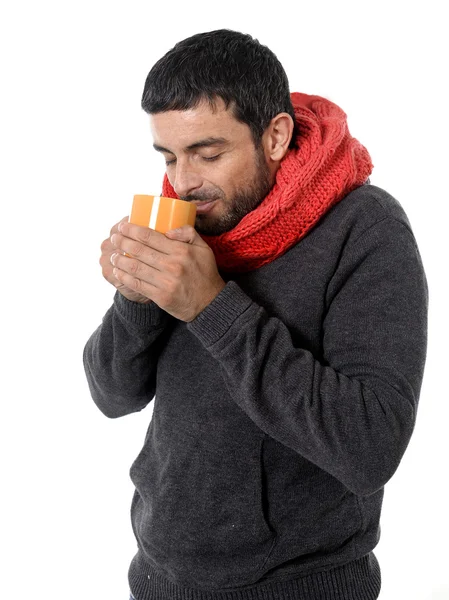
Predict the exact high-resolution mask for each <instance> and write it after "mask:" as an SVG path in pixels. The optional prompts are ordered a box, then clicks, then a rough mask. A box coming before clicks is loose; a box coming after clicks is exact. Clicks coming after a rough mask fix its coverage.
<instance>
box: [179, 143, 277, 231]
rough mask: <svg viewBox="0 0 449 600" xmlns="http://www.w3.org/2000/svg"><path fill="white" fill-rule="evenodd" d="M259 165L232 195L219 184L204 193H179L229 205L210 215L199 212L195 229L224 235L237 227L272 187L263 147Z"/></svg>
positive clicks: (258, 161)
mask: <svg viewBox="0 0 449 600" xmlns="http://www.w3.org/2000/svg"><path fill="white" fill-rule="evenodd" d="M255 161H256V169H255V175H254V177H253V179H252V180H251V181H250V182H248V183H247V185H246V186H245V188H244V189H240V190H238V191H237V192H236V194H235V195H234V196H233V198H231V199H228V198H226V195H225V193H224V192H223V190H222V189H221V188H219V187H215V188H214V189H213V190H210V191H209V190H208V191H207V192H205V193H204V194H201V193H198V194H193V195H190V196H179V197H180V199H181V200H187V201H192V200H212V199H213V200H215V199H217V200H221V201H222V204H223V205H224V206H225V207H226V208H227V211H226V212H225V213H224V214H220V215H218V216H217V217H215V218H214V219H211V218H210V217H209V215H208V214H207V213H206V214H204V215H201V214H199V215H197V216H196V223H195V229H196V230H197V231H198V233H201V234H203V235H214V236H215V235H221V234H222V233H226V232H227V231H231V229H234V227H235V226H236V225H238V223H240V221H241V220H242V219H243V217H245V216H246V215H247V214H248V213H250V212H251V211H252V210H254V209H255V208H257V206H259V204H261V202H262V201H263V200H264V199H265V197H266V196H267V195H268V193H269V192H270V190H271V187H272V183H271V175H270V170H269V168H268V165H267V163H266V161H265V156H264V152H263V148H262V147H261V146H260V147H259V148H258V149H256V158H255Z"/></svg>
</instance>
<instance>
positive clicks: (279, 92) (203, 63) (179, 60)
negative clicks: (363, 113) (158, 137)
mask: <svg viewBox="0 0 449 600" xmlns="http://www.w3.org/2000/svg"><path fill="white" fill-rule="evenodd" d="M217 97H220V98H222V99H223V100H224V102H225V105H226V108H228V107H229V106H231V108H232V110H233V112H234V116H235V118H236V119H237V120H239V121H241V122H243V123H246V124H247V125H248V126H249V127H250V129H251V133H252V136H253V139H254V143H255V145H256V146H258V145H259V143H260V139H261V137H262V134H263V132H264V131H265V129H266V128H267V127H268V125H269V123H270V121H271V119H272V118H273V117H275V116H276V115H277V114H279V113H281V112H286V113H288V114H289V115H290V116H291V117H292V119H293V123H294V130H293V136H292V140H291V142H290V147H291V148H292V147H293V146H294V144H295V138H296V135H297V125H296V122H295V114H294V112H293V106H292V103H291V99H290V91H289V85H288V79H287V75H286V73H285V71H284V68H283V67H282V65H281V63H280V62H279V60H278V59H277V58H276V56H275V55H274V53H273V52H272V51H271V50H270V49H269V48H267V47H266V46H263V45H262V44H260V43H259V42H258V41H257V40H256V39H253V38H252V37H251V36H250V35H247V34H243V33H239V32H237V31H231V30H229V29H219V30H216V31H209V32H206V33H198V34H196V35H193V36H192V37H189V38H187V39H185V40H182V41H181V42H178V43H177V44H176V45H175V46H174V47H173V48H172V49H171V50H169V51H168V52H167V53H166V54H165V55H164V56H163V57H162V58H161V59H159V60H158V61H157V62H156V64H155V65H154V66H153V68H152V69H151V71H150V72H149V74H148V76H147V79H146V81H145V87H144V90H143V94H142V108H143V110H144V111H145V112H147V113H149V114H154V113H159V112H165V111H168V110H187V109H189V108H194V107H195V106H197V105H198V103H199V102H200V101H201V100H204V99H207V100H209V102H210V103H211V105H212V106H214V104H215V101H216V99H217Z"/></svg>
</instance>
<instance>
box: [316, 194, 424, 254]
mask: <svg viewBox="0 0 449 600" xmlns="http://www.w3.org/2000/svg"><path fill="white" fill-rule="evenodd" d="M324 220H326V221H327V223H326V224H325V223H323V225H327V226H328V227H329V228H330V229H332V230H334V231H338V232H339V233H340V235H343V236H344V238H345V239H344V242H345V243H349V244H352V243H354V242H355V241H356V240H357V239H358V238H359V237H360V236H363V235H364V234H365V233H366V232H368V231H369V230H370V229H371V228H375V229H377V230H382V229H390V228H391V227H393V229H404V230H408V232H409V233H410V234H411V235H412V237H414V236H413V231H412V227H411V224H410V221H409V219H408V217H407V214H406V212H405V210H404V208H403V207H402V205H401V203H400V202H399V201H398V200H397V199H396V198H394V197H393V196H392V195H391V194H389V193H388V192H387V191H385V190H383V189H382V188H380V187H377V186H375V185H372V184H370V183H366V184H364V185H361V186H360V187H358V188H357V189H355V190H354V191H353V192H351V193H349V194H348V195H347V196H345V197H344V198H343V199H342V200H340V201H339V202H337V204H335V205H334V206H333V207H332V208H331V210H330V211H329V212H328V213H327V214H326V215H325V217H324ZM381 224H382V225H381ZM326 228H327V227H326Z"/></svg>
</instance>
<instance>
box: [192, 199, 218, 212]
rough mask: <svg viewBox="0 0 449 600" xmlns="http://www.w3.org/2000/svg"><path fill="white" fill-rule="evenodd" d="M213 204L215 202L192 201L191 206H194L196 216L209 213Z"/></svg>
mask: <svg viewBox="0 0 449 600" xmlns="http://www.w3.org/2000/svg"><path fill="white" fill-rule="evenodd" d="M215 202H216V200H194V201H193V204H195V205H196V212H197V214H198V213H205V212H209V210H210V209H211V208H212V206H213V205H214V204H215Z"/></svg>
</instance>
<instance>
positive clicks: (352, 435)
mask: <svg viewBox="0 0 449 600" xmlns="http://www.w3.org/2000/svg"><path fill="white" fill-rule="evenodd" d="M221 275H222V277H223V279H224V280H225V282H226V286H225V287H224V289H223V290H222V291H221V292H220V294H219V295H218V296H217V297H216V298H215V299H214V300H213V301H212V302H211V303H210V304H209V305H208V306H207V307H206V308H205V309H204V310H203V311H202V312H201V313H200V314H199V315H198V316H197V317H196V318H195V319H194V320H193V321H191V322H190V323H185V322H183V321H179V320H177V319H175V318H174V317H172V316H171V315H169V314H168V313H166V312H165V311H164V310H162V309H161V308H159V307H158V306H157V305H156V304H155V303H153V302H152V303H150V304H147V305H142V304H138V303H135V302H131V301H129V300H127V299H125V298H124V297H123V296H122V295H121V294H120V293H119V292H116V293H115V296H114V299H113V304H112V306H111V307H110V308H109V310H108V311H107V312H106V314H105V316H104V317H103V320H102V323H101V325H100V326H99V327H98V328H97V329H96V331H95V332H94V333H93V334H92V335H91V337H90V339H89V340H88V342H87V344H86V346H85V348H84V367H85V372H86V376H87V380H88V384H89V388H90V392H91V395H92V398H93V400H94V402H95V403H96V405H97V406H98V408H99V409H100V410H101V411H102V412H103V413H104V414H105V415H106V416H107V417H111V418H116V417H121V416H124V415H127V414H129V413H132V412H136V411H140V410H142V409H143V408H145V407H146V406H147V405H148V404H149V403H150V402H151V401H153V415H152V419H151V422H150V424H149V428H148V431H147V435H146V437H145V441H144V445H143V448H142V450H141V452H140V453H139V455H138V456H137V458H136V460H135V461H134V463H133V464H132V466H131V470H130V476H131V479H132V481H133V483H134V485H135V488H136V489H135V494H134V497H133V501H132V506H131V518H132V526H133V531H134V534H135V537H136V540H137V553H136V555H135V557H134V558H133V559H132V562H131V565H130V568H129V585H130V589H131V592H132V594H133V595H134V596H135V598H136V599H137V600H150V599H151V600H218V599H220V600H223V599H224V598H226V600H256V599H257V600H259V599H260V600H275V599H279V600H291V598H295V600H336V599H339V600H343V599H344V600H372V599H375V598H377V597H378V594H379V591H380V583H381V579H380V568H379V564H378V562H377V559H376V557H375V555H374V553H373V552H372V551H373V549H374V548H375V546H376V544H377V543H378V541H379V536H380V526H379V521H380V514H381V506H382V499H383V491H384V485H385V484H386V483H387V482H388V480H389V479H390V478H391V477H392V475H393V474H394V473H395V471H396V469H397V467H398V465H399V463H400V461H401V459H402V456H403V454H404V451H405V450H406V447H407V445H408V443H409V440H410V436H411V435H412V432H413V428H414V424H415V419H416V413H417V407H418V399H419V394H420V389H421V384H422V378H423V372H424V365H425V357H426V348H427V307H428V289H427V282H426V276H425V272H424V269H423V264H422V260H421V256H420V253H419V250H418V247H417V244H416V239H415V237H414V234H413V232H412V228H411V225H410V222H409V220H408V218H407V216H406V214H405V212H404V210H403V208H402V207H401V205H400V204H399V202H398V201H397V200H396V199H394V198H393V197H392V196H391V195H389V194H388V193H387V192H385V191H384V190H382V189H380V188H378V187H376V186H373V185H370V184H366V185H363V186H361V187H359V188H358V189H356V190H355V191H353V192H351V193H350V194H349V195H347V196H346V197H345V198H344V199H343V200H341V201H340V202H339V203H338V204H336V205H335V206H333V207H332V208H331V209H330V210H329V211H328V212H327V213H326V214H325V215H324V216H323V217H322V218H321V220H320V221H319V222H318V223H317V224H316V225H315V227H314V228H313V229H311V230H310V231H309V232H308V234H307V235H306V236H305V237H304V238H303V239H301V240H300V242H298V243H297V244H296V245H295V246H293V247H292V248H290V249H289V250H288V251H287V252H286V253H285V254H284V255H282V256H281V257H279V258H277V259H276V260H274V261H273V262H271V263H270V264H267V265H264V266H263V267H261V268H259V269H256V270H253V271H250V272H248V273H243V274H234V275H233V274H229V273H228V274H225V273H221ZM143 418H145V417H143Z"/></svg>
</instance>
